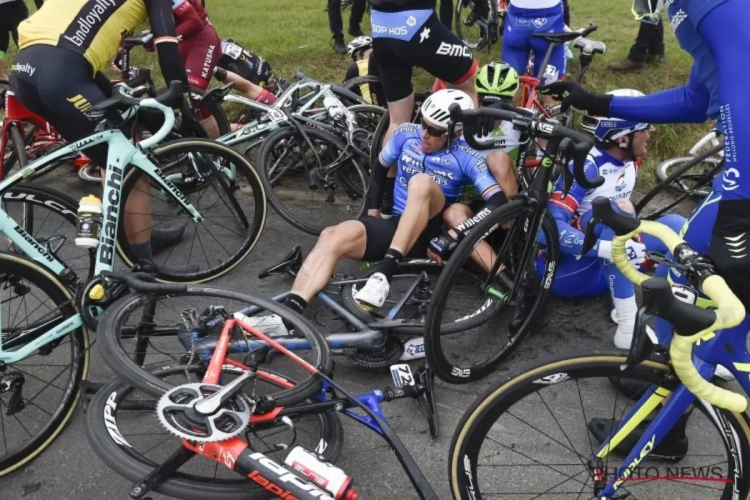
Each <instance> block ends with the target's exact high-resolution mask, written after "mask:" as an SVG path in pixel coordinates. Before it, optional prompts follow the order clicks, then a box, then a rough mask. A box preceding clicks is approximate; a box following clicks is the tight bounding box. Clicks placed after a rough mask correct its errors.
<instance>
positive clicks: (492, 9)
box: [453, 0, 504, 50]
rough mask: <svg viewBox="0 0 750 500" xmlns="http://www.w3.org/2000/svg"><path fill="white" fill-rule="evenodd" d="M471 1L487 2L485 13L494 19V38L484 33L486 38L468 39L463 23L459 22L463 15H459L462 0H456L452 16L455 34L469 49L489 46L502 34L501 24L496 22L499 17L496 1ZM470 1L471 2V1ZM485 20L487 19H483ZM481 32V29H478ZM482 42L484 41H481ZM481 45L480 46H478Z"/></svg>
mask: <svg viewBox="0 0 750 500" xmlns="http://www.w3.org/2000/svg"><path fill="white" fill-rule="evenodd" d="M473 2H485V3H487V13H488V14H489V17H490V18H492V19H495V25H496V26H495V29H497V33H496V38H493V37H492V36H491V35H490V36H487V34H485V37H486V38H480V39H479V40H478V41H477V42H476V43H474V42H472V41H470V40H469V37H468V36H467V34H465V33H464V27H463V26H462V24H463V23H461V19H463V18H464V17H465V16H462V15H461V10H462V7H465V5H464V0H459V1H457V2H456V8H455V12H454V15H453V17H454V18H455V22H454V25H455V29H456V35H458V38H460V39H461V41H462V42H463V43H464V45H466V46H467V47H468V48H469V49H471V50H477V49H482V48H485V47H491V46H492V44H493V43H496V42H497V40H498V39H499V38H500V37H501V36H502V31H501V30H500V26H501V24H500V23H499V22H498V20H500V17H499V16H498V12H497V1H492V0H473ZM473 2H472V3H473ZM503 17H504V16H503ZM485 21H487V20H486V19H485ZM475 22H476V21H475ZM480 33H481V31H480ZM482 42H484V43H482ZM480 45H481V46H480Z"/></svg>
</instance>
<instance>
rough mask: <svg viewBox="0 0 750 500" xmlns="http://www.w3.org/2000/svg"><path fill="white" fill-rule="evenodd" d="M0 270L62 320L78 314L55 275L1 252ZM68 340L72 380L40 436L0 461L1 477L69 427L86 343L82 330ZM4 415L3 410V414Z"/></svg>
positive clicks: (86, 357) (72, 298)
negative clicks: (34, 290) (48, 302)
mask: <svg viewBox="0 0 750 500" xmlns="http://www.w3.org/2000/svg"><path fill="white" fill-rule="evenodd" d="M0 269H2V273H3V275H5V276H7V275H9V274H14V275H17V276H21V277H23V278H24V279H26V280H28V281H29V282H31V283H34V284H35V285H36V286H37V287H39V288H40V289H43V290H44V291H45V293H47V295H48V296H49V297H50V299H52V300H53V301H54V303H55V305H56V306H57V307H59V308H60V312H61V314H62V315H63V316H65V317H73V316H75V315H76V314H77V311H76V309H75V296H74V295H73V293H72V292H71V291H70V290H68V289H67V287H66V286H65V285H64V284H62V283H61V282H60V281H59V280H58V279H57V278H56V277H55V276H54V275H52V274H51V273H49V271H47V270H46V269H44V268H43V267H41V266H39V265H38V264H36V263H34V262H32V261H30V260H28V259H26V258H24V257H21V256H18V255H13V254H8V253H4V252H0ZM68 336H69V337H70V339H71V346H74V347H72V351H73V358H74V360H75V362H76V364H77V365H78V366H77V367H75V368H73V370H74V371H73V373H72V375H73V380H71V383H70V384H68V385H67V386H66V391H65V396H64V398H63V399H62V400H61V404H60V405H59V406H58V409H57V410H56V412H55V414H54V415H52V418H51V419H50V422H49V423H48V424H47V425H46V426H45V427H44V428H43V429H42V430H41V432H40V433H39V435H38V436H37V437H35V438H34V439H33V440H32V441H30V443H29V444H28V445H26V446H24V447H23V448H22V449H20V450H19V451H17V452H15V453H14V454H13V455H10V456H9V457H6V458H5V459H2V460H0V477H1V476H4V475H6V474H10V473H11V472H13V471H15V470H17V469H19V468H21V467H23V466H24V465H26V464H28V463H29V462H31V461H32V460H34V459H35V458H37V457H38V456H39V455H40V454H41V453H42V452H43V451H44V450H45V449H47V447H49V446H50V445H51V444H52V443H53V442H54V441H55V439H56V438H57V436H59V434H60V432H62V430H63V429H64V428H65V426H66V425H67V424H68V422H69V421H70V418H71V417H72V416H73V413H74V412H75V409H76V407H77V406H78V402H79V401H80V399H81V390H80V388H79V387H80V382H81V380H84V379H85V378H86V377H87V375H88V369H89V340H88V334H87V331H86V330H85V328H79V329H76V330H74V331H73V332H71V333H70V334H68ZM26 359H28V358H26ZM8 367H9V368H11V369H12V367H13V365H12V364H11V365H8ZM6 409H7V407H6ZM5 411H6V410H5V409H4V410H3V412H5ZM27 432H28V431H27Z"/></svg>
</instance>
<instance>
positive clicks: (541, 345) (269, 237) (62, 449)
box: [0, 173, 679, 500]
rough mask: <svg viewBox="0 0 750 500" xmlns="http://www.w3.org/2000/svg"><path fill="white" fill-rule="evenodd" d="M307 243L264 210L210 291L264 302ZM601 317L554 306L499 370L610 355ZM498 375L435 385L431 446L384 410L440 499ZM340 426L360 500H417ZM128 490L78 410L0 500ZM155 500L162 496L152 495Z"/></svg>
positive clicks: (395, 467)
mask: <svg viewBox="0 0 750 500" xmlns="http://www.w3.org/2000/svg"><path fill="white" fill-rule="evenodd" d="M49 182H54V183H55V185H56V187H58V188H59V187H60V186H64V187H65V189H66V190H67V191H68V193H69V194H74V195H75V196H76V197H77V196H78V195H79V194H84V192H85V191H89V190H90V188H88V187H86V188H84V186H82V185H81V184H80V183H78V181H77V179H75V178H73V177H72V176H69V175H68V174H67V173H61V174H59V175H58V176H57V178H56V179H52V180H50V181H49ZM314 241H315V240H314V238H312V237H310V236H308V235H305V234H303V233H301V232H299V231H297V230H296V229H294V228H292V227H291V226H289V225H288V224H286V223H285V222H284V221H283V220H281V219H280V218H279V217H278V216H276V214H275V213H273V211H272V209H271V208H270V207H269V217H268V223H267V226H266V229H265V231H264V233H263V235H262V237H261V239H260V242H259V243H258V245H257V247H256V248H255V250H254V251H253V253H252V254H251V255H250V256H249V258H247V259H246V261H245V262H243V263H242V264H241V265H240V266H239V267H237V268H236V269H234V270H233V271H232V272H231V273H230V274H229V275H228V276H225V277H223V278H221V279H220V280H218V281H217V282H214V283H213V284H215V285H219V286H223V287H228V288H231V289H235V290H243V291H247V290H252V293H255V294H260V295H266V296H271V295H273V294H275V293H278V292H281V291H284V290H286V289H288V287H289V286H290V285H291V282H290V279H288V278H282V277H272V278H271V279H268V280H264V281H258V280H257V278H256V275H257V273H258V271H259V270H260V269H262V268H264V267H266V266H267V265H269V264H271V263H273V262H275V261H276V260H278V259H279V257H281V256H282V255H283V254H285V253H286V252H287V251H288V250H289V249H290V248H291V247H292V245H293V244H297V243H299V244H301V245H302V247H303V250H304V251H305V252H307V251H309V250H310V249H311V248H312V245H313V244H314ZM608 313H609V310H608V300H606V299H604V298H602V299H597V300H587V301H585V302H582V301H563V300H554V301H553V303H552V306H551V308H550V310H549V312H548V315H547V317H546V319H545V321H544V325H543V326H542V328H541V329H540V331H539V332H537V333H536V334H535V335H534V336H533V337H531V338H530V339H528V340H527V341H526V342H525V343H524V344H523V345H522V346H521V347H520V349H519V350H518V354H517V356H515V357H514V359H513V360H512V361H510V362H509V363H508V364H507V365H506V367H505V368H503V370H505V369H508V368H510V367H513V366H516V365H517V364H518V363H519V362H522V361H528V360H533V359H536V358H538V357H541V356H546V355H550V354H554V353H558V352H560V351H562V350H566V349H575V348H580V349H588V348H593V347H606V348H609V347H610V346H611V345H612V338H613V334H614V328H615V327H614V325H613V324H612V323H611V321H610V320H609V319H608ZM411 364H412V366H413V368H416V367H418V366H419V365H420V363H419V362H413V363H411ZM335 375H336V379H337V380H338V381H339V382H341V383H343V385H344V386H345V387H346V388H348V389H350V390H352V391H354V392H366V391H369V390H371V389H374V388H382V387H384V386H386V385H393V383H392V381H391V379H390V377H389V376H388V374H376V375H373V374H372V373H363V372H360V371H357V370H356V369H354V368H353V367H352V366H351V365H349V363H348V362H347V361H346V360H343V359H342V360H341V361H338V362H337V368H336V372H335ZM499 376H500V372H498V373H496V374H495V375H493V376H490V377H488V378H487V379H485V380H483V381H481V382H477V383H474V384H469V385H463V386H449V385H446V384H444V383H442V382H439V381H438V389H437V396H436V397H437V404H438V407H439V412H440V413H439V416H440V427H441V432H440V436H439V437H438V438H437V439H436V440H431V439H430V437H429V434H428V430H427V423H426V421H425V419H424V418H423V417H422V415H421V413H420V412H419V410H418V408H417V407H416V405H415V403H414V402H413V401H411V400H401V401H397V402H394V403H391V404H386V405H385V407H384V411H385V414H386V415H387V417H388V419H389V421H390V423H391V424H392V425H393V427H394V429H395V430H396V432H397V433H398V435H399V436H400V437H401V439H402V440H403V442H404V443H405V445H406V446H407V448H408V449H409V451H410V452H411V453H412V454H413V456H414V458H415V459H416V461H417V463H418V464H419V466H420V467H421V468H422V470H423V471H424V473H425V474H426V476H427V477H428V478H429V480H430V481H431V482H432V484H433V485H434V487H435V489H436V491H437V492H438V494H439V497H440V498H450V494H449V493H448V480H447V463H448V450H449V446H450V442H451V437H452V435H453V432H454V429H455V427H456V424H457V423H458V420H459V419H460V418H461V416H462V414H463V413H464V411H465V409H466V408H467V407H468V405H469V404H470V403H471V402H472V401H473V400H474V398H475V397H476V395H477V394H479V393H480V392H482V391H483V390H484V389H485V388H486V387H487V386H488V385H490V384H492V383H493V381H494V380H496V379H497V378H498V377H499ZM90 378H91V379H92V380H96V381H107V380H109V379H110V378H111V374H110V372H109V371H108V369H107V368H106V367H105V366H103V363H102V362H101V359H100V358H99V357H98V353H96V349H94V362H93V370H92V374H91V376H90ZM342 420H343V424H344V430H345V436H346V444H345V447H344V451H343V454H342V456H341V459H340V461H339V462H338V465H339V466H341V467H342V468H344V469H345V470H346V471H347V472H348V473H349V474H350V475H351V476H353V477H354V484H355V485H356V486H357V488H358V489H359V491H360V492H362V495H363V498H377V499H389V498H416V494H415V493H414V490H413V488H412V487H411V485H410V483H409V480H408V478H407V477H406V475H405V474H404V472H403V471H402V469H401V467H400V465H399V463H398V461H397V460H396V458H395V456H394V454H393V453H392V452H391V451H390V450H389V448H388V446H387V444H386V443H385V442H384V441H383V440H381V439H380V438H379V437H378V436H377V435H376V434H375V433H373V432H371V431H370V430H368V429H367V428H365V427H363V426H361V425H359V424H357V423H355V422H353V421H351V420H349V419H346V418H343V417H342ZM130 486H131V484H130V483H129V482H128V481H126V480H124V479H122V478H121V477H120V476H118V475H117V474H115V473H114V472H112V471H111V470H110V469H109V468H108V467H107V466H106V465H105V464H104V463H103V462H102V461H101V460H100V459H99V457H98V456H97V455H96V454H95V453H94V452H93V451H92V449H91V448H90V447H89V443H88V441H87V438H86V434H85V430H84V415H83V409H82V408H80V407H79V408H78V410H77V411H76V415H75V416H74V418H73V419H72V421H71V422H70V424H69V425H68V427H67V428H66V429H65V431H64V432H63V433H62V435H61V436H60V437H59V438H58V439H57V440H56V441H55V442H54V443H53V444H52V445H51V446H50V447H49V448H48V449H47V451H45V452H44V453H43V454H42V456H40V457H39V458H38V459H36V460H35V461H34V462H32V463H31V464H29V465H28V466H26V467H24V468H23V469H22V470H20V471H17V472H15V473H13V474H11V475H10V476H7V477H3V478H0V499H3V500H11V499H12V500H15V499H21V498H23V499H24V500H45V499H48V498H55V499H61V500H68V499H70V500H73V499H75V500H79V499H91V500H105V499H106V500H119V499H126V498H128V490H129V488H130ZM587 491H588V490H587ZM589 495H590V493H589ZM678 496H679V495H678ZM154 498H164V497H160V496H159V495H154ZM581 498H588V496H587V495H583V496H582V497H581ZM640 498H643V497H640Z"/></svg>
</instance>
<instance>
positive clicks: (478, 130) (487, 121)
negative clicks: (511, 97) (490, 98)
mask: <svg viewBox="0 0 750 500" xmlns="http://www.w3.org/2000/svg"><path fill="white" fill-rule="evenodd" d="M502 107H503V105H502V103H493V104H490V105H489V106H485V108H486V109H493V108H497V109H502ZM496 121H497V120H496V119H495V118H492V117H490V116H480V117H479V118H476V119H475V121H474V126H473V130H472V132H474V135H475V136H477V137H484V136H488V135H490V133H492V131H493V130H495V122H496Z"/></svg>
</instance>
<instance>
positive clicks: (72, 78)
mask: <svg viewBox="0 0 750 500" xmlns="http://www.w3.org/2000/svg"><path fill="white" fill-rule="evenodd" d="M11 70H12V71H11V74H10V86H11V89H13V91H14V92H15V94H16V99H18V101H19V102H20V103H21V104H22V105H23V106H25V107H26V109H28V110H29V111H31V112H32V113H36V114H38V115H39V116H41V117H42V118H44V119H45V120H47V121H48V122H49V123H50V124H51V125H52V126H53V127H55V129H56V130H57V131H58V132H59V133H60V135H61V136H62V137H63V138H64V139H65V140H66V141H67V142H74V141H77V140H79V139H82V138H84V137H87V136H89V135H91V134H93V133H94V131H95V129H96V125H97V123H96V122H95V121H92V120H91V119H89V117H88V116H87V115H86V114H85V113H86V112H87V111H89V110H90V109H91V107H92V106H94V105H95V104H98V103H100V102H101V101H103V100H105V99H106V98H107V97H108V93H107V92H106V91H105V89H102V87H100V86H99V84H98V83H97V81H96V80H95V79H94V77H93V70H92V68H91V64H90V63H89V62H88V61H87V60H86V59H85V58H84V57H83V56H82V55H81V54H78V53H77V52H73V51H72V50H68V49H63V48H61V47H55V46H53V45H32V46H30V47H26V48H24V49H21V50H20V51H19V52H18V54H17V55H16V58H15V60H14V62H13V66H12V68H11ZM63 76H64V77H63ZM86 154H87V155H88V156H89V157H90V158H92V159H93V160H94V162H95V163H97V164H98V165H106V164H107V144H99V145H96V146H93V147H91V148H88V149H86Z"/></svg>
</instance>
